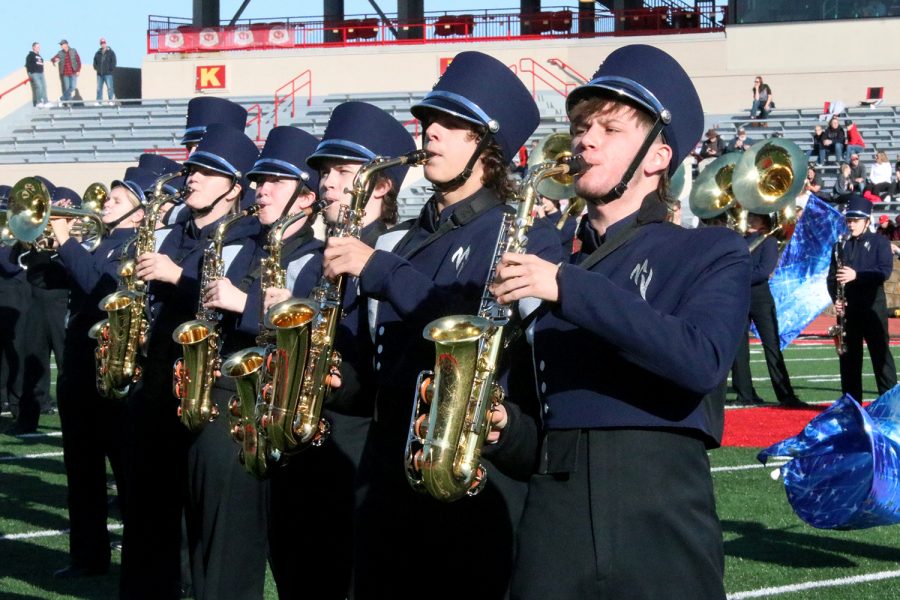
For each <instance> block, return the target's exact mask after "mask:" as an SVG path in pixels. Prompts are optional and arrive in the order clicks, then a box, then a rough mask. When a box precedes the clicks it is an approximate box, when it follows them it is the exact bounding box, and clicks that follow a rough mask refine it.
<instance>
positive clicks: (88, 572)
mask: <svg viewBox="0 0 900 600" xmlns="http://www.w3.org/2000/svg"><path fill="white" fill-rule="evenodd" d="M107 573H109V567H106V568H102V569H101V568H93V569H91V568H88V567H76V566H73V565H70V566H68V567H66V568H65V569H60V570H59V571H54V573H53V576H54V577H56V578H57V579H75V578H76V577H98V576H100V575H106V574H107Z"/></svg>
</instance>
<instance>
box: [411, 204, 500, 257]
mask: <svg viewBox="0 0 900 600" xmlns="http://www.w3.org/2000/svg"><path fill="white" fill-rule="evenodd" d="M500 204H503V200H501V199H500V198H497V197H496V196H494V195H493V194H481V195H479V196H478V197H476V198H473V199H472V201H471V202H466V203H465V204H464V205H462V206H460V207H459V208H458V209H456V210H454V211H453V214H451V215H450V218H449V219H447V220H446V221H444V222H443V223H441V225H440V227H438V228H437V229H436V230H435V231H434V233H432V234H431V235H429V236H428V237H427V238H425V239H424V240H422V242H421V243H419V244H417V245H416V246H413V247H412V248H407V247H406V246H407V245H408V244H409V243H410V241H411V240H412V238H413V237H414V236H415V235H416V234H417V233H418V227H417V226H415V225H414V226H413V227H411V228H410V229H409V231H407V232H406V235H404V236H403V238H402V239H401V240H400V242H399V243H398V244H397V246H396V250H395V251H396V252H397V254H399V255H400V256H401V257H403V258H405V259H407V260H408V259H409V258H411V257H412V256H414V255H415V254H417V253H418V252H420V251H421V250H422V249H423V248H426V247H427V246H429V245H431V244H432V243H434V242H435V241H437V240H438V239H440V238H442V237H443V236H445V235H446V234H448V233H450V232H451V231H453V230H454V229H458V228H459V227H463V226H465V225H467V224H469V223H471V222H472V221H474V220H475V219H477V218H478V217H479V216H481V215H482V214H484V213H486V212H487V211H489V210H491V209H492V208H494V207H495V206H498V205H500Z"/></svg>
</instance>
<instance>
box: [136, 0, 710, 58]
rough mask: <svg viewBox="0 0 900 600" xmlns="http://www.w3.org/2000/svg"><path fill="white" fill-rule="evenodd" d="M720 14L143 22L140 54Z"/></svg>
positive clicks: (566, 12) (588, 29)
mask: <svg viewBox="0 0 900 600" xmlns="http://www.w3.org/2000/svg"><path fill="white" fill-rule="evenodd" d="M725 10H726V7H724V6H718V7H710V8H704V9H700V8H697V9H695V8H690V7H687V8H677V7H676V8H673V7H670V6H663V7H657V8H642V9H638V10H621V11H608V10H597V11H576V10H572V9H571V7H564V6H561V7H545V8H544V9H543V10H541V11H539V12H537V13H532V14H523V13H509V12H499V11H498V12H495V11H491V10H467V11H452V14H447V13H446V12H445V13H429V14H426V15H425V17H424V19H421V20H417V21H409V20H401V19H399V18H397V16H396V15H391V16H389V17H388V19H387V20H386V21H385V20H382V19H381V17H379V16H372V15H358V16H352V17H348V18H345V19H342V20H339V21H325V20H322V19H320V18H319V19H317V18H315V17H298V18H295V17H290V18H283V19H279V20H277V21H268V22H251V21H246V22H245V23H246V24H239V25H237V26H234V27H206V28H198V27H193V26H192V25H191V22H190V20H188V19H175V18H170V17H156V16H151V17H150V20H149V25H148V30H147V52H148V53H150V54H153V53H157V52H176V53H186V52H211V51H222V50H266V49H285V48H310V47H329V46H353V45H370V44H374V45H393V44H429V43H447V42H485V41H503V40H512V39H529V40H532V39H546V38H581V37H605V36H621V35H661V34H682V33H701V32H702V33H706V32H712V31H724V30H725Z"/></svg>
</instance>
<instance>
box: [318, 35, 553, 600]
mask: <svg viewBox="0 0 900 600" xmlns="http://www.w3.org/2000/svg"><path fill="white" fill-rule="evenodd" d="M412 112H413V115H414V116H416V118H418V119H419V120H421V121H422V125H423V127H424V138H423V149H424V150H427V151H428V152H429V153H431V154H432V156H431V158H430V159H429V160H428V162H427V163H426V164H425V167H424V170H425V177H426V179H428V181H429V182H430V183H431V184H432V185H433V186H434V188H435V193H434V195H433V196H432V197H431V198H430V199H429V200H428V201H427V203H426V204H425V206H424V208H423V209H422V212H421V213H420V214H419V216H418V217H417V218H415V219H413V220H411V221H407V222H405V223H403V224H401V225H399V226H398V227H397V228H395V229H393V230H390V231H388V232H387V233H386V234H384V235H382V236H381V238H379V241H378V244H377V245H376V248H378V249H373V248H372V247H370V246H368V245H366V244H365V243H363V242H361V241H358V240H353V239H348V238H330V239H329V240H328V241H327V243H326V247H325V274H326V275H328V276H335V275H339V274H349V275H351V276H354V277H358V278H359V289H360V294H361V295H363V296H364V297H366V298H368V299H369V300H370V301H377V308H375V307H374V306H370V314H371V315H372V316H371V317H370V329H371V331H372V332H373V340H374V352H373V357H372V358H373V361H374V367H375V413H374V419H373V423H372V426H371V429H370V432H369V438H368V440H367V444H366V449H365V451H364V454H363V463H364V464H367V466H368V468H366V469H365V470H364V476H363V479H362V482H361V485H363V486H364V488H365V489H366V494H365V497H364V499H363V501H362V506H361V507H360V510H359V518H358V522H357V544H356V548H355V554H356V560H355V561H354V564H355V569H356V572H355V573H354V579H355V584H354V588H355V590H354V591H355V597H356V598H358V599H367V598H385V597H414V596H415V595H417V594H418V593H419V592H420V590H419V585H418V584H417V583H416V578H417V577H416V574H415V572H414V567H413V565H416V564H422V562H423V561H427V565H429V566H427V567H426V568H429V567H430V566H431V565H433V566H434V567H435V568H438V569H440V570H441V577H440V584H439V585H440V586H441V589H440V590H439V592H440V595H441V596H442V597H463V596H469V595H470V594H471V591H472V585H473V581H472V580H471V579H470V578H469V577H466V576H461V577H451V576H448V575H449V574H450V573H465V572H468V571H469V570H470V568H471V566H472V563H471V556H472V551H473V546H472V544H473V542H474V544H475V545H476V546H477V550H476V551H477V553H478V554H479V555H482V556H485V557H490V562H491V568H490V571H489V572H488V573H486V574H482V575H486V577H481V578H479V581H478V583H477V585H479V588H478V590H477V594H478V597H480V598H502V597H504V595H505V593H506V591H507V585H508V576H509V571H510V567H511V562H512V555H513V552H512V550H513V535H514V533H513V529H514V526H515V523H516V522H517V520H518V512H519V511H520V510H521V504H522V502H523V499H524V496H523V491H524V490H523V485H522V484H521V483H520V482H515V481H512V480H511V479H508V478H504V477H502V476H500V475H499V474H498V473H497V472H496V471H491V476H490V477H489V478H488V482H487V485H486V486H485V488H484V490H483V491H482V492H481V493H480V494H479V495H478V496H476V497H473V498H465V499H462V500H460V501H458V502H455V503H449V504H446V503H441V502H439V501H438V500H435V499H433V498H431V497H430V496H426V495H422V494H419V493H418V492H416V491H413V490H412V489H411V487H410V486H409V484H408V483H407V481H406V474H405V466H404V460H403V455H404V447H405V443H406V439H407V435H408V428H409V422H410V412H411V411H410V409H411V406H410V400H411V399H412V396H413V392H414V388H415V381H416V377H417V375H418V373H419V371H421V370H422V369H427V368H430V367H431V366H433V364H434V345H433V344H431V343H430V342H427V341H425V340H423V338H422V330H423V328H424V327H425V325H426V324H427V323H429V322H430V321H432V320H434V319H435V318H438V317H442V316H447V315H451V314H475V313H476V312H477V311H478V307H479V300H480V298H481V296H482V292H483V289H484V287H485V282H486V281H487V279H488V277H489V275H490V272H491V270H492V266H493V262H494V260H493V259H494V255H495V250H496V246H497V240H498V234H499V232H500V225H501V223H502V222H503V219H504V215H505V214H506V213H507V208H506V207H505V201H506V200H507V199H509V198H510V197H512V195H513V193H514V191H513V189H512V188H511V184H510V180H509V174H510V169H509V165H510V163H511V162H512V159H513V158H514V157H515V155H516V152H517V151H518V149H519V148H520V147H521V146H522V145H523V144H524V143H525V142H526V140H527V139H528V137H529V136H530V135H531V134H532V133H533V132H534V130H535V128H536V127H537V124H538V121H539V114H538V110H537V106H536V105H535V103H534V100H533V99H532V97H531V94H530V92H529V91H528V90H527V89H526V88H525V86H524V85H523V84H522V83H521V82H520V81H519V79H518V78H517V77H516V75H515V74H513V73H512V72H511V71H510V70H509V68H508V67H507V66H506V65H505V64H503V63H502V62H500V61H498V60H496V59H495V58H492V57H490V56H488V55H485V54H482V53H479V52H462V53H460V54H458V55H457V56H456V57H455V58H454V59H453V62H452V63H451V64H450V66H449V67H448V68H447V70H446V71H445V73H444V74H443V76H442V77H441V79H440V80H439V81H438V83H437V84H436V85H435V87H434V89H433V90H432V91H431V92H429V93H428V94H427V95H426V96H425V98H424V100H422V101H421V102H420V103H418V104H416V105H414V106H413V107H412ZM390 248H393V250H392V251H388V249H390ZM528 250H529V251H530V252H540V253H541V254H542V255H543V256H546V257H547V258H548V259H549V260H552V261H553V262H554V263H555V262H557V261H558V260H560V244H559V237H558V235H557V233H556V232H555V231H554V230H553V229H551V228H549V227H535V228H534V229H532V231H531V233H530V234H529V246H528ZM467 531H468V532H473V534H474V532H475V531H477V532H478V533H477V534H474V537H477V542H475V541H474V538H473V536H470V535H466V534H465V533H464V532H467Z"/></svg>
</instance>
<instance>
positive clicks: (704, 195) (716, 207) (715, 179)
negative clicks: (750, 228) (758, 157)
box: [688, 152, 746, 229]
mask: <svg viewBox="0 0 900 600" xmlns="http://www.w3.org/2000/svg"><path fill="white" fill-rule="evenodd" d="M739 158H740V156H738V155H737V153H736V152H729V153H728V154H725V155H723V156H720V157H719V158H717V159H715V160H713V161H712V162H710V163H709V164H708V165H706V168H704V169H703V170H702V171H701V172H700V174H699V175H698V176H697V180H696V181H694V185H693V186H692V187H691V195H690V197H689V200H688V203H689V205H690V207H691V212H692V213H694V214H695V215H696V216H698V217H700V218H701V219H711V218H713V217H717V216H719V215H721V214H722V213H724V212H725V211H728V210H730V209H733V208H734V207H735V205H736V204H737V202H736V200H735V194H734V190H733V186H732V181H733V177H734V169H735V166H736V165H737V162H738V159H739ZM745 229H746V227H745Z"/></svg>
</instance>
